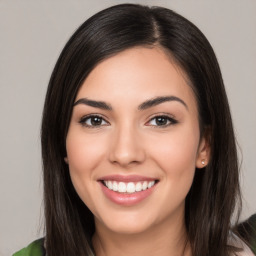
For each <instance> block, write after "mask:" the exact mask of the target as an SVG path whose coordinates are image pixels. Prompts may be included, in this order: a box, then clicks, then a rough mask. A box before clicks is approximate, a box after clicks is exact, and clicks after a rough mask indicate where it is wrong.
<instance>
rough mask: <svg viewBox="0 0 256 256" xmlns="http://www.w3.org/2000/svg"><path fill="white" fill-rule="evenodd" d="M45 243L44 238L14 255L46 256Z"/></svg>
mask: <svg viewBox="0 0 256 256" xmlns="http://www.w3.org/2000/svg"><path fill="white" fill-rule="evenodd" d="M43 241H44V239H43V238H41V239H38V240H36V241H34V242H33V243H31V244H30V245H28V246H27V247H25V248H23V249H22V250H20V251H18V252H16V253H14V254H13V256H44V255H45V253H44V247H43Z"/></svg>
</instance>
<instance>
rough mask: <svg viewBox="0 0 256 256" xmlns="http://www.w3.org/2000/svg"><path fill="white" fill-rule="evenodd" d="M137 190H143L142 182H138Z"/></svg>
mask: <svg viewBox="0 0 256 256" xmlns="http://www.w3.org/2000/svg"><path fill="white" fill-rule="evenodd" d="M135 190H136V191H137V192H139V191H141V190H142V185H141V183H140V182H138V183H137V184H136V187H135Z"/></svg>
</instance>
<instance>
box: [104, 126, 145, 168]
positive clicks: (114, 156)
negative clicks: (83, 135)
mask: <svg viewBox="0 0 256 256" xmlns="http://www.w3.org/2000/svg"><path fill="white" fill-rule="evenodd" d="M140 137H141V136H140V135H139V133H138V131H136V129H134V128H132V127H124V128H122V129H118V130H117V131H115V132H114V134H113V136H112V137H111V146H110V153H109V161H110V162H111V163H114V164H118V165H120V166H122V167H125V168H128V167H129V166H133V165H134V164H139V163H142V162H143V161H144V160H145V157H146V153H145V149H144V144H143V141H142V139H141V138H140Z"/></svg>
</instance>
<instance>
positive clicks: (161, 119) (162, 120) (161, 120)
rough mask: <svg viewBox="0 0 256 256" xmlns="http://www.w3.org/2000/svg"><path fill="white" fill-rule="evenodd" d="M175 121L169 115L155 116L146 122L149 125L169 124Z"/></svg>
mask: <svg viewBox="0 0 256 256" xmlns="http://www.w3.org/2000/svg"><path fill="white" fill-rule="evenodd" d="M176 123H177V121H176V120H175V119H173V118H171V117H169V116H164V115H163V116H155V117H154V118H152V119H151V120H150V121H149V122H148V124H149V125H151V126H163V127H165V126H169V125H172V124H176Z"/></svg>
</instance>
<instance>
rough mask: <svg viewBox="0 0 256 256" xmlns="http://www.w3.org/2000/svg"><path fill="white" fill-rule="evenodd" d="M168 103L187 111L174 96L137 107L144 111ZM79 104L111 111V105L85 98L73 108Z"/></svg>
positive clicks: (183, 103) (78, 101)
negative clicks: (180, 106)
mask: <svg viewBox="0 0 256 256" xmlns="http://www.w3.org/2000/svg"><path fill="white" fill-rule="evenodd" d="M168 101H177V102H180V103H181V104H182V105H184V106H185V108H186V109H188V106H187V104H186V103H185V102H184V101H183V100H182V99H180V98H178V97H176V96H160V97H156V98H153V99H149V100H146V101H144V102H143V103H142V104H140V105H139V107H138V110H145V109H148V108H151V107H154V106H157V105H159V104H161V103H164V102H168ZM79 104H84V105H87V106H90V107H94V108H99V109H103V110H112V107H111V105H110V104H108V103H106V102H104V101H96V100H89V99H87V98H81V99H79V100H77V101H76V102H75V103H74V105H73V106H77V105H79Z"/></svg>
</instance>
